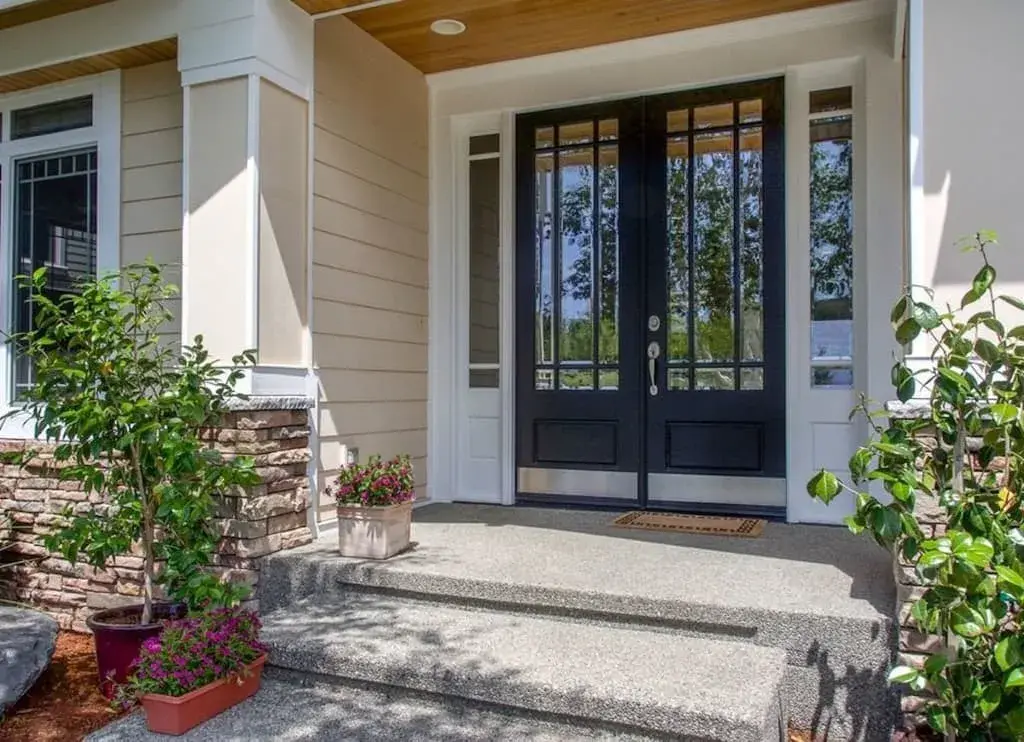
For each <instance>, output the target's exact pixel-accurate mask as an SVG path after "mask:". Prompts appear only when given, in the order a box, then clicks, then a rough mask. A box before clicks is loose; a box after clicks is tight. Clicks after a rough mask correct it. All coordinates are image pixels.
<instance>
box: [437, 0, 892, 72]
mask: <svg viewBox="0 0 1024 742" xmlns="http://www.w3.org/2000/svg"><path fill="white" fill-rule="evenodd" d="M893 12H894V8H893V0H853V1H852V2H845V3H838V4H835V5H826V6H824V7H821V8H811V9H808V10H797V11H792V12H789V13H778V14H776V15H770V16H765V17H762V18H752V19H750V20H745V21H735V22H733V23H723V24H720V25H717V26H707V27H704V28H694V29H689V30H686V31H675V32H672V33H667V34H662V35H660V36H648V37H645V38H641V39H631V40H629V41H619V42H615V43H612V44H602V45H601V46H591V47H586V48H584V49H571V50H569V51H564V52H555V53H553V54H543V55H540V56H536V57H526V58H524V59H513V60H510V61H508V62H494V63H492V64H484V65H479V66H477V67H466V68H464V69H457V70H449V71H447V72H435V73H433V74H429V75H427V76H426V80H427V84H428V85H429V86H430V87H431V89H434V90H447V89H452V88H461V87H464V86H467V85H478V84H493V83H497V82H501V81H503V80H513V79H518V78H522V77H529V76H532V75H543V74H547V73H550V72H552V71H554V70H557V71H559V72H565V71H566V70H571V69H589V68H591V67H595V66H600V65H606V64H614V63H616V62H635V61H637V60H642V59H652V58H657V57H662V56H665V55H668V54H678V53H680V52H684V51H693V50H698V49H708V48H713V47H717V46H723V45H725V44H734V43H737V42H743V41H756V40H758V39H765V38H770V37H773V36H782V35H785V34H792V33H799V32H801V31H812V30H814V29H818V28H825V27H828V26H835V25H840V24H844V23H855V22H857V21H867V20H871V19H873V18H879V17H882V16H886V15H889V14H891V13H893Z"/></svg>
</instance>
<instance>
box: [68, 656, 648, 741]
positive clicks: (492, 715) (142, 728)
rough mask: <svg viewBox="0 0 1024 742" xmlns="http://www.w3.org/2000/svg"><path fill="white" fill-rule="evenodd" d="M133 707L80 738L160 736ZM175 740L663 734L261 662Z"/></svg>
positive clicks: (644, 737) (555, 737) (624, 738)
mask: <svg viewBox="0 0 1024 742" xmlns="http://www.w3.org/2000/svg"><path fill="white" fill-rule="evenodd" d="M167 739H168V738H167V737H166V736H165V735H160V734H153V733H152V732H149V731H147V730H146V720H145V716H144V715H143V714H142V713H141V712H139V713H135V714H132V715H130V716H128V717H126V718H124V719H120V720H118V721H116V722H114V723H113V724H110V725H109V726H107V727H105V728H103V729H101V730H100V731H98V732H94V733H93V734H91V735H89V736H88V737H86V742H166V740H167ZM178 739H179V740H181V742H282V741H287V742H299V741H300V740H302V741H306V740H308V741H309V742H312V741H314V740H319V741H322V742H410V740H415V742H504V741H506V740H515V741H516V742H519V741H520V740H529V742H594V741H595V740H596V741H597V742H651V741H652V740H658V739H662V740H663V739H664V738H663V737H651V736H647V735H641V734H632V733H628V732H623V731H622V730H619V729H599V728H593V727H584V726H578V725H574V724H569V723H565V722H559V721H557V720H553V719H549V718H545V717H542V716H528V715H522V714H515V713H512V712H511V711H508V710H505V709H499V708H493V707H487V706H484V705H482V704H474V703H472V702H465V701H461V700H460V699H455V698H444V697H438V696H432V695H429V694H418V693H412V692H402V691H399V690H397V689H394V688H383V687H376V686H368V685H365V684H351V683H339V682H337V681H335V680H332V679H328V678H322V677H317V676H311V675H306V674H297V673H294V672H290V671H287V670H279V669H276V668H267V670H266V672H265V673H264V680H263V685H262V687H261V688H260V691H259V693H257V694H256V695H255V696H254V697H253V698H251V699H249V700H247V701H244V702H242V703H241V704H239V705H238V706H235V707H234V708H231V709H229V710H228V711H225V712H224V713H223V714H220V715H219V716H216V717H214V718H213V719H211V720H210V721H208V722H207V723H205V724H203V725H201V726H199V727H197V728H196V729H194V730H192V731H191V732H188V733H186V734H185V735H183V736H181V737H178Z"/></svg>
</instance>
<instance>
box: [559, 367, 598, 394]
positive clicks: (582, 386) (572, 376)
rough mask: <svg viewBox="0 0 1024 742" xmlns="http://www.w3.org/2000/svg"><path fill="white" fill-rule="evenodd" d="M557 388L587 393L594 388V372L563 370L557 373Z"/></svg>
mask: <svg viewBox="0 0 1024 742" xmlns="http://www.w3.org/2000/svg"><path fill="white" fill-rule="evenodd" d="M558 388H559V389H569V390H576V391H589V390H591V389H593V388H594V370H593V369H586V370H579V371H571V370H567V369H564V368H563V369H562V370H561V371H559V372H558Z"/></svg>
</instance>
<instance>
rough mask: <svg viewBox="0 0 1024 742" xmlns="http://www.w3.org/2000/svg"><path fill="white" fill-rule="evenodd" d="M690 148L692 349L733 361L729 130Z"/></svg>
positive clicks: (700, 358)
mask: <svg viewBox="0 0 1024 742" xmlns="http://www.w3.org/2000/svg"><path fill="white" fill-rule="evenodd" d="M694 148H695V150H696V152H695V154H696V157H695V161H694V184H693V189H694V193H693V199H694V202H693V210H694V214H693V223H694V226H693V232H694V234H693V265H694V277H693V284H694V292H695V296H694V335H695V338H694V341H695V342H694V346H695V355H696V360H697V361H719V362H720V361H731V360H732V359H733V358H734V357H735V343H734V336H733V330H734V323H733V319H734V317H733V312H734V307H733V301H734V293H733V292H734V286H733V247H734V243H733V209H734V201H733V196H734V193H733V185H734V184H733V132H731V131H727V132H716V133H714V134H704V135H699V136H697V137H696V138H695V140H694ZM697 387H698V388H702V387H701V385H700V384H698V385H697Z"/></svg>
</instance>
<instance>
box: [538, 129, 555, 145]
mask: <svg viewBox="0 0 1024 742" xmlns="http://www.w3.org/2000/svg"><path fill="white" fill-rule="evenodd" d="M533 146H534V147H536V148H537V149H547V148H548V147H554V146H555V130H554V129H553V128H552V127H550V126H545V127H544V128H542V129H537V133H536V135H535V137H534V145H533Z"/></svg>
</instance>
